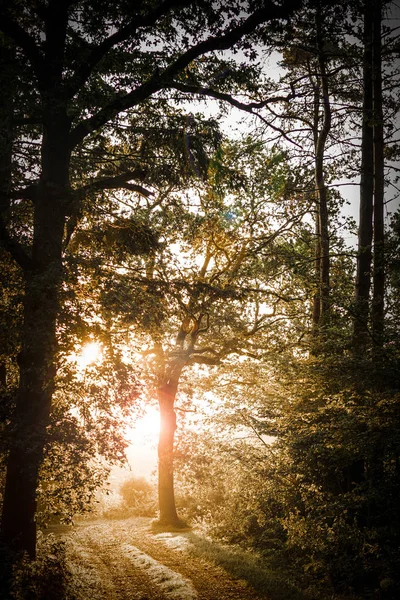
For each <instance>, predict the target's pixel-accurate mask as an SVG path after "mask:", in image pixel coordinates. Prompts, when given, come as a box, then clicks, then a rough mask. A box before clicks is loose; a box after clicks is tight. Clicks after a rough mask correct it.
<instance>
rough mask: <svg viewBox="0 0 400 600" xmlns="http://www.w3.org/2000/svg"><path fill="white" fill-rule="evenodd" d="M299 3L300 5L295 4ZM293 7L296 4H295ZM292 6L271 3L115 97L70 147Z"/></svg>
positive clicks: (74, 133)
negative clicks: (198, 60) (194, 64)
mask: <svg viewBox="0 0 400 600" xmlns="http://www.w3.org/2000/svg"><path fill="white" fill-rule="evenodd" d="M295 4H297V2H296V3H295ZM291 6H292V5H291ZM287 14H288V7H287V6H285V5H283V6H277V5H275V4H272V3H271V4H270V5H269V6H268V8H260V9H258V10H256V11H255V12H254V13H252V14H251V15H250V16H249V17H248V18H247V19H245V21H243V23H241V24H240V25H238V26H237V27H234V28H232V29H231V30H229V31H228V32H227V33H225V34H224V35H220V36H214V37H209V38H208V39H207V40H204V41H202V42H199V43H198V44H196V45H195V46H193V47H192V48H189V50H187V51H186V52H183V54H181V55H180V56H179V57H178V58H177V59H176V60H175V61H174V62H172V63H171V64H170V65H169V66H168V67H167V68H166V69H165V70H164V71H162V72H161V73H159V72H158V70H156V71H154V73H153V75H152V76H151V77H150V79H148V81H146V82H145V83H143V84H142V85H140V86H138V87H137V88H136V89H134V90H132V91H131V92H130V93H129V94H126V95H124V96H121V97H118V98H115V99H114V100H113V101H112V102H110V103H109V104H108V105H107V106H105V107H104V108H102V109H101V110H100V111H99V112H98V113H96V114H95V115H93V116H92V117H90V118H88V119H86V120H84V121H81V123H79V125H77V126H76V127H75V129H74V130H73V131H72V132H71V135H70V148H71V149H73V148H75V147H76V146H77V145H78V144H79V143H80V142H81V141H82V140H83V139H84V138H85V137H86V136H87V135H89V134H90V133H91V132H92V131H95V130H97V129H99V128H100V127H102V126H103V125H105V124H106V123H107V122H108V121H109V120H110V119H112V118H113V117H115V116H116V115H117V114H118V113H120V112H122V111H124V110H127V109H129V108H132V107H134V106H136V105H137V104H139V103H141V102H143V101H144V100H146V99H147V98H149V97H150V96H152V95H154V94H155V93H157V92H159V91H160V90H162V89H168V88H170V87H171V82H172V81H173V78H174V77H175V76H176V75H178V74H179V73H181V72H182V71H183V70H184V69H185V68H186V67H187V66H188V65H189V64H190V63H192V62H193V61H194V60H195V59H196V58H199V57H200V56H202V55H204V54H207V53H208V52H213V51H215V50H227V49H229V48H231V47H232V46H233V45H234V44H235V43H237V42H238V41H240V40H241V38H242V37H243V36H245V35H246V34H248V33H251V32H252V31H254V29H255V28H256V27H257V26H258V25H260V24H261V23H263V22H265V21H268V20H272V19H275V18H286V17H287Z"/></svg>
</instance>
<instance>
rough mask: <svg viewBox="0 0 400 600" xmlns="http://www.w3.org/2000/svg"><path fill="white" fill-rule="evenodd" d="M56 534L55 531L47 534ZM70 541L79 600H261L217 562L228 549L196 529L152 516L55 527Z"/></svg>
mask: <svg viewBox="0 0 400 600" xmlns="http://www.w3.org/2000/svg"><path fill="white" fill-rule="evenodd" d="M46 533H47V534H48V533H51V531H49V530H48V531H47V532H46ZM53 533H55V534H56V535H57V537H61V538H62V539H63V540H65V541H66V544H67V564H68V570H69V571H70V572H71V574H72V577H71V581H72V582H73V583H72V585H73V592H74V593H73V595H74V597H75V598H77V600H86V599H87V600H100V599H101V600H128V599H129V600H195V599H196V600H197V599H198V600H225V599H226V600H261V599H265V598H267V596H264V595H260V594H258V593H256V592H255V590H254V589H253V588H252V587H251V586H250V585H249V583H248V582H247V581H246V580H245V579H239V578H238V577H237V576H236V577H234V576H232V575H231V574H229V573H228V570H229V568H228V570H226V569H224V568H222V567H221V566H219V565H218V564H217V563H218V561H215V560H213V557H216V556H217V555H218V553H220V554H221V553H223V554H224V556H225V560H226V564H229V561H231V563H232V562H234V561H235V560H236V562H237V561H238V560H241V559H240V557H239V559H238V556H236V558H235V556H234V554H235V553H234V552H231V553H230V554H231V556H230V558H229V551H228V550H227V549H223V547H221V546H218V545H215V544H214V543H213V542H211V541H210V540H208V539H207V538H206V537H205V536H204V535H201V534H200V533H199V532H196V531H195V530H187V531H181V532H155V531H153V530H152V528H151V521H150V519H146V518H130V519H126V520H120V521H94V522H86V523H85V522H83V523H79V524H78V525H76V526H75V527H74V528H72V529H71V530H65V528H64V531H60V528H57V529H55V530H53Z"/></svg>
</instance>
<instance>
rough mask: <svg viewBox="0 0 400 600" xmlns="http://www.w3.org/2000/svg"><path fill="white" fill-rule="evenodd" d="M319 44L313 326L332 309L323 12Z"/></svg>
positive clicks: (328, 125)
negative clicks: (320, 122)
mask: <svg viewBox="0 0 400 600" xmlns="http://www.w3.org/2000/svg"><path fill="white" fill-rule="evenodd" d="M316 27H317V43H318V68H319V75H318V82H317V84H314V149H315V164H314V175H315V188H316V193H317V214H316V227H315V232H316V246H315V270H316V278H317V285H318V290H317V293H316V295H315V297H314V303H313V329H314V333H317V331H318V329H319V326H320V325H323V324H324V323H326V321H327V320H328V318H329V312H330V301H329V295H330V259H329V223H328V220H329V213H328V195H327V189H326V184H325V174H324V159H325V146H326V141H327V138H328V135H329V132H330V129H331V122H332V111H331V105H330V99H329V86H328V75H327V72H326V59H325V55H324V51H323V41H322V30H321V11H320V8H318V10H317V15H316ZM321 106H322V125H321V128H319V114H320V107H321Z"/></svg>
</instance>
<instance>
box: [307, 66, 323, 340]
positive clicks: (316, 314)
mask: <svg viewBox="0 0 400 600" xmlns="http://www.w3.org/2000/svg"><path fill="white" fill-rule="evenodd" d="M308 70H309V78H310V81H311V84H312V85H313V86H314V114H313V135H314V151H315V153H316V152H317V146H318V137H319V110H320V92H319V87H318V85H317V84H315V83H314V82H313V77H312V74H311V67H310V65H308ZM315 178H316V177H315V171H314V179H315ZM315 204H316V210H315V246H314V256H315V269H314V272H315V287H316V290H315V294H314V298H313V313H312V326H313V334H314V336H316V335H317V334H318V331H319V321H320V318H321V254H322V249H321V220H320V218H319V197H318V187H317V185H316V186H315Z"/></svg>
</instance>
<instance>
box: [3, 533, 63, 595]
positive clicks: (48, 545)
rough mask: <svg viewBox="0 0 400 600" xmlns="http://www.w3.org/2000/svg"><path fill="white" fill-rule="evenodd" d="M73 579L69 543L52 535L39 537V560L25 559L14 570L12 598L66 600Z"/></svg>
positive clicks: (24, 557) (19, 561)
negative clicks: (67, 545)
mask: <svg viewBox="0 0 400 600" xmlns="http://www.w3.org/2000/svg"><path fill="white" fill-rule="evenodd" d="M69 577H70V573H69V571H68V569H67V567H66V549H65V543H64V542H62V541H60V540H56V539H55V538H54V536H52V535H49V536H47V537H44V536H43V535H39V537H38V546H37V558H36V560H34V561H31V560H29V559H28V558H27V557H26V555H24V556H22V557H21V558H20V559H19V560H18V561H17V562H16V563H15V564H14V566H13V573H12V586H11V598H13V599H14V600H63V598H65V597H66V589H67V586H68V580H69Z"/></svg>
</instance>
